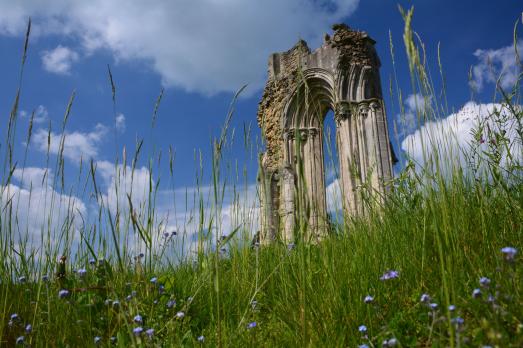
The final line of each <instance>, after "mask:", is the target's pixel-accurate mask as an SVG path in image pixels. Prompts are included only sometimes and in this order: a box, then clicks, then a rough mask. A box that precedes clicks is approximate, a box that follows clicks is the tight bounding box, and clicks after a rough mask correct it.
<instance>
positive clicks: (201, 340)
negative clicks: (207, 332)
mask: <svg viewBox="0 0 523 348" xmlns="http://www.w3.org/2000/svg"><path fill="white" fill-rule="evenodd" d="M197 340H198V342H200V343H203V342H205V337H204V336H203V335H202V336H198V338H197Z"/></svg>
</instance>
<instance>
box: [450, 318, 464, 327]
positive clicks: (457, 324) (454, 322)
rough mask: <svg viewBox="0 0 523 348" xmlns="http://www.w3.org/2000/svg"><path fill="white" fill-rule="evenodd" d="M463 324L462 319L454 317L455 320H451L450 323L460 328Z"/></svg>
mask: <svg viewBox="0 0 523 348" xmlns="http://www.w3.org/2000/svg"><path fill="white" fill-rule="evenodd" d="M464 322H465V320H463V318H462V317H455V318H452V319H451V323H452V324H454V325H456V326H461V325H463V323H464Z"/></svg>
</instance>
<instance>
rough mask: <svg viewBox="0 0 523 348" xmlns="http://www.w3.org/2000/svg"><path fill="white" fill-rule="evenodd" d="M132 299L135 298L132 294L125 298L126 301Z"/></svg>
mask: <svg viewBox="0 0 523 348" xmlns="http://www.w3.org/2000/svg"><path fill="white" fill-rule="evenodd" d="M132 299H133V297H132V296H131V295H128V296H127V297H126V298H125V300H126V301H131V300H132Z"/></svg>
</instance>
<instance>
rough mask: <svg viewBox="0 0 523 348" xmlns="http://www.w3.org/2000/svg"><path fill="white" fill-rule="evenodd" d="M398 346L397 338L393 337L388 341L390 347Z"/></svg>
mask: <svg viewBox="0 0 523 348" xmlns="http://www.w3.org/2000/svg"><path fill="white" fill-rule="evenodd" d="M397 344H398V340H397V339H396V338H395V337H392V338H391V339H389V340H388V341H387V346H388V347H395V346H396V345H397Z"/></svg>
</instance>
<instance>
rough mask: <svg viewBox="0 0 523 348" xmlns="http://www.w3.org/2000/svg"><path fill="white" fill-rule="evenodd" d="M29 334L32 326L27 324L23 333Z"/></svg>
mask: <svg viewBox="0 0 523 348" xmlns="http://www.w3.org/2000/svg"><path fill="white" fill-rule="evenodd" d="M31 332H33V325H31V324H27V325H26V326H25V333H27V334H30V333H31Z"/></svg>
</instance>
